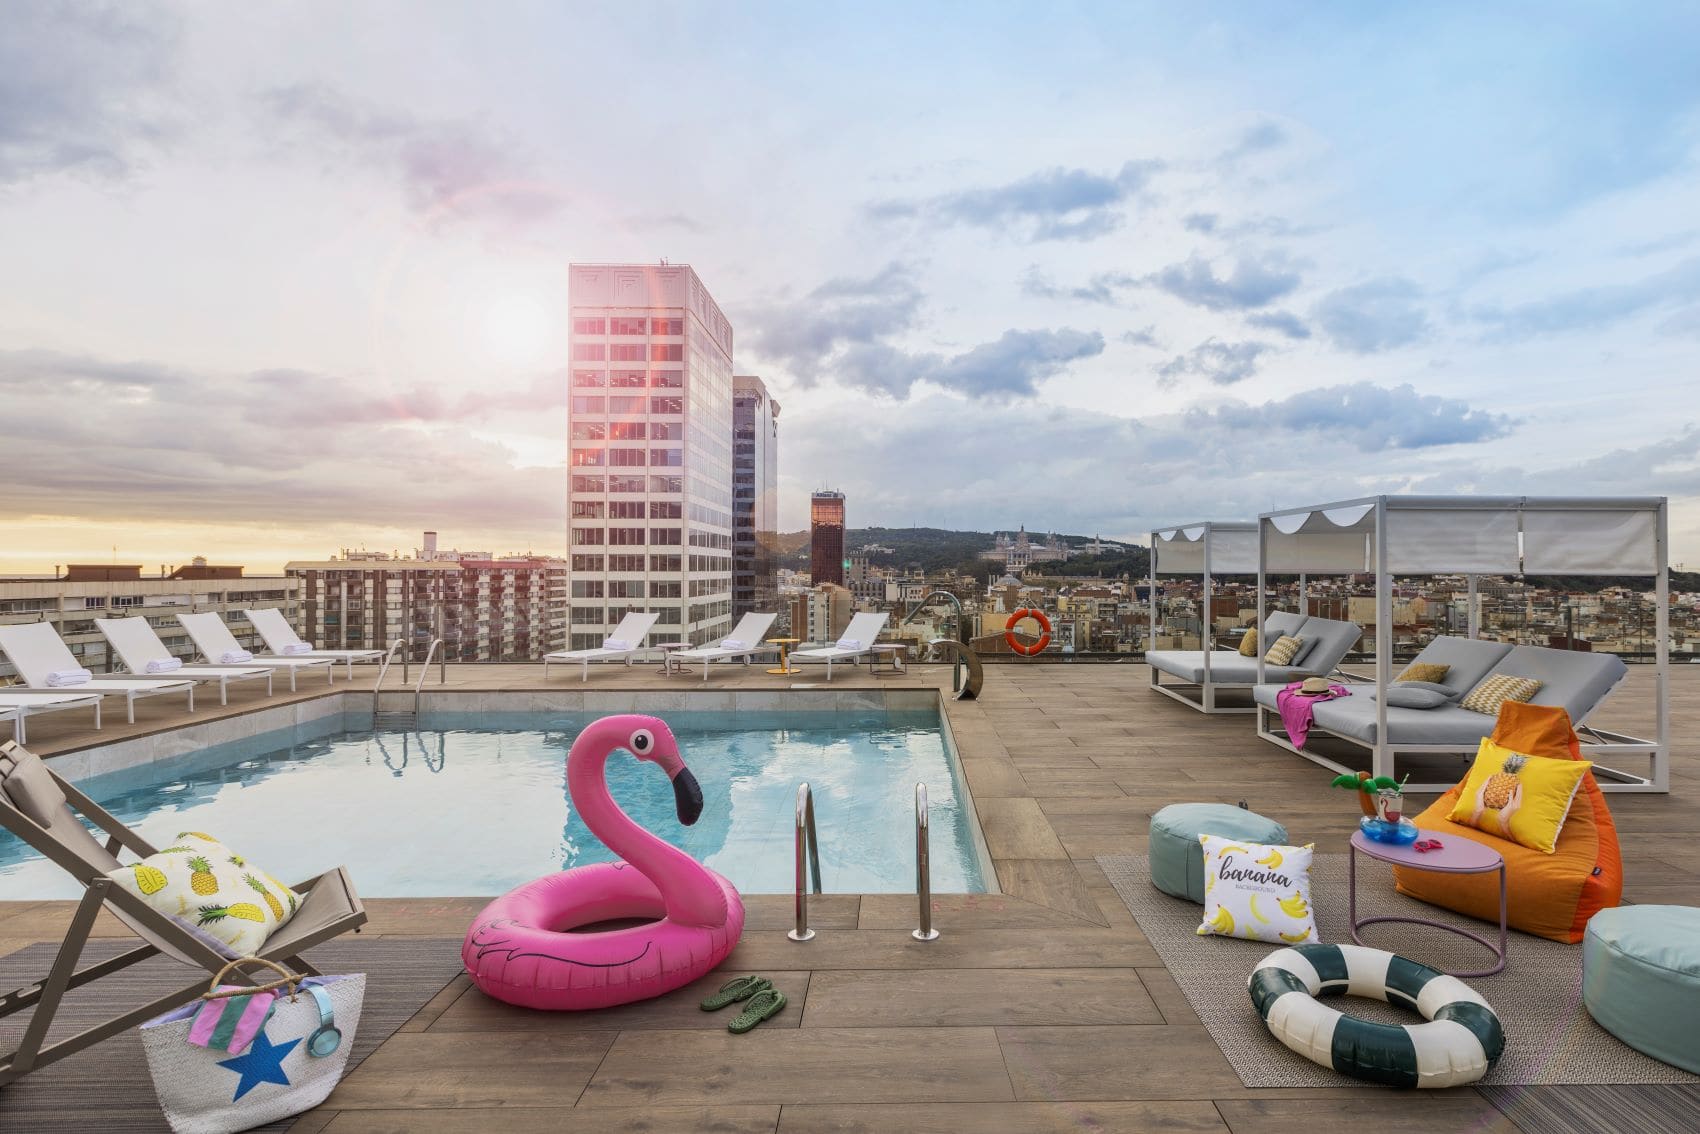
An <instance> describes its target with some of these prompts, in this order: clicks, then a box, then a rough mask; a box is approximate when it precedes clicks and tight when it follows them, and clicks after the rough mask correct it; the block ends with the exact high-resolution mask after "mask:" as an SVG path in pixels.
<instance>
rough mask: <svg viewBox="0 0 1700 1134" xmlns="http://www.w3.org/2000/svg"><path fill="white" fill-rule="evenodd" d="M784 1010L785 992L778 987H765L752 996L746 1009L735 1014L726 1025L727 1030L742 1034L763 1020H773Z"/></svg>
mask: <svg viewBox="0 0 1700 1134" xmlns="http://www.w3.org/2000/svg"><path fill="white" fill-rule="evenodd" d="M784 1010H785V994H784V993H783V992H780V991H779V990H778V989H777V988H773V987H768V988H764V989H762V990H761V991H760V992H758V993H756V994H755V995H754V996H752V997H750V1002H749V1003H748V1004H746V1005H745V1006H744V1010H743V1011H742V1012H739V1013H738V1014H737V1015H736V1016H733V1017H732V1020H731V1022H730V1023H728V1024H727V1025H726V1030H727V1031H729V1032H732V1033H734V1034H736V1035H742V1034H743V1033H745V1032H747V1031H749V1030H750V1029H751V1028H753V1027H755V1026H756V1025H757V1024H759V1023H761V1022H762V1021H763V1020H771V1019H773V1018H774V1017H775V1016H777V1015H779V1013H780V1012H782V1011H784Z"/></svg>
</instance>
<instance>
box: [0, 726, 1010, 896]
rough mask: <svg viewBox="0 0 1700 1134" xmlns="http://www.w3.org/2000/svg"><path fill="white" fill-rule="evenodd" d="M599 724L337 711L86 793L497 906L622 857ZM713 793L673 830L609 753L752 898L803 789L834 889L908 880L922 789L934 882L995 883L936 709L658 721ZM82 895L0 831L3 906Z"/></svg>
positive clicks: (267, 847) (660, 827)
mask: <svg viewBox="0 0 1700 1134" xmlns="http://www.w3.org/2000/svg"><path fill="white" fill-rule="evenodd" d="M600 715H602V714H598V713H585V712H575V713H540V712H534V713H426V714H425V715H424V716H422V717H421V718H420V721H419V727H418V728H417V729H410V730H407V731H383V730H378V731H374V730H372V729H370V728H367V729H357V730H348V729H346V728H345V727H344V722H343V720H342V718H340V717H335V718H331V719H330V721H329V722H326V723H321V724H319V725H302V726H297V728H296V729H295V730H293V731H292V732H281V733H279V732H274V733H267V734H264V735H260V736H256V737H252V738H250V739H247V740H242V741H236V742H232V743H228V744H220V745H216V746H213V747H210V748H206V749H203V750H201V751H198V752H195V753H193V754H191V755H186V756H178V757H173V758H170V759H166V760H161V761H157V762H154V763H149V764H145V765H142V766H139V767H136V768H131V769H128V770H125V771H122V772H115V773H110V774H108V775H103V776H97V777H94V778H92V779H89V780H86V781H84V782H82V783H81V784H80V785H79V786H80V787H81V788H82V790H84V791H85V792H87V793H88V794H89V795H90V796H91V797H92V798H93V799H94V800H95V801H96V802H98V803H100V804H101V805H102V806H103V807H105V808H107V809H108V810H109V811H111V812H112V813H113V814H114V815H116V816H117V817H118V818H119V819H120V820H122V821H124V822H125V823H128V824H130V825H131V826H133V827H135V828H136V829H137V830H138V831H139V832H140V833H141V834H142V836H143V837H144V838H146V839H148V841H149V842H152V843H153V844H154V845H156V846H164V845H167V844H168V843H169V842H170V840H171V839H172V838H173V837H174V836H176V834H177V833H178V832H179V831H184V830H196V831H205V832H207V833H209V834H211V835H214V836H215V837H217V838H219V839H221V840H223V841H224V842H226V843H228V844H229V845H230V846H232V847H233V848H235V849H237V850H239V851H240V852H241V853H242V854H243V855H245V856H247V857H248V858H250V859H253V860H254V861H256V862H258V863H260V864H261V865H262V866H263V868H264V869H265V870H267V871H269V872H271V873H273V874H276V875H278V876H279V877H282V878H289V879H295V878H306V877H310V876H312V875H314V874H316V873H318V872H319V871H321V870H324V869H326V868H328V867H331V866H335V865H339V864H340V865H345V866H347V867H348V870H349V873H350V874H351V875H352V877H353V878H354V882H355V885H356V886H358V887H359V889H360V892H361V894H362V895H364V896H367V897H450V896H467V895H478V896H483V895H495V894H498V893H501V892H503V891H506V890H508V889H510V888H512V887H514V886H516V885H518V884H520V883H521V882H526V881H529V880H531V879H532V878H535V877H537V876H539V875H542V874H547V873H549V872H550V871H553V870H564V869H568V868H570V867H573V866H579V865H584V864H587V863H593V862H605V861H608V860H610V859H612V858H614V857H615V856H614V855H613V854H612V853H611V852H609V851H608V849H607V848H605V847H604V846H602V844H601V843H600V842H598V841H597V840H596V838H595V836H594V835H592V834H591V833H590V831H589V830H588V829H587V828H586V827H585V826H584V824H583V822H582V821H581V820H580V818H579V817H578V815H577V814H576V813H575V812H574V810H573V808H572V804H571V800H570V799H569V798H568V796H567V789H566V758H567V750H568V748H569V747H570V746H571V745H572V742H573V739H574V737H576V736H577V735H578V732H579V730H580V729H581V728H582V727H583V726H584V725H586V724H588V723H589V722H590V721H592V720H594V719H596V717H598V716H600ZM659 715H660V716H662V717H663V719H665V720H666V721H667V723H668V725H669V726H670V727H671V728H672V729H673V732H674V735H675V736H676V737H677V739H678V741H679V748H680V752H681V753H682V754H683V756H684V758H685V761H686V763H687V764H688V765H689V766H690V768H691V771H692V772H694V773H695V774H696V777H697V780H698V781H699V782H700V783H701V785H702V790H703V796H704V806H703V811H702V817H701V818H700V819H699V820H698V821H697V823H696V824H695V825H694V826H691V827H685V826H682V825H681V824H680V823H679V821H678V817H677V815H676V814H675V811H674V797H673V789H672V786H671V784H670V783H669V781H668V779H667V777H666V775H665V774H664V773H662V772H661V771H660V770H659V769H657V768H656V767H655V766H654V765H652V764H648V763H640V762H639V761H637V760H635V759H633V758H631V757H630V756H629V755H628V754H626V753H624V752H623V751H621V752H616V753H614V755H613V756H611V757H610V758H609V760H608V765H607V778H608V787H609V790H610V791H611V792H612V793H613V796H614V799H615V800H616V801H617V802H618V803H619V804H620V806H621V807H622V808H623V809H624V810H625V811H626V813H627V814H629V815H630V816H631V817H632V818H633V819H634V820H636V821H637V822H638V823H639V824H641V825H642V826H644V827H645V828H647V829H648V830H650V831H651V832H653V833H654V834H656V835H659V836H660V837H661V838H663V839H666V840H667V841H668V842H670V843H672V844H674V845H675V846H678V847H680V848H682V849H684V850H685V851H687V852H689V853H690V854H691V855H693V856H695V857H696V858H697V859H699V860H701V861H702V862H705V863H707V864H708V865H709V866H710V867H712V868H714V869H715V870H717V871H719V872H720V873H721V874H724V875H725V876H726V877H727V878H730V879H731V880H732V882H733V884H734V885H736V886H737V887H738V888H739V889H741V890H744V891H746V892H749V893H780V892H786V893H788V892H790V890H791V889H792V886H793V882H794V874H793V872H794V866H793V831H794V825H795V816H796V792H797V785H798V784H799V783H802V782H804V781H807V782H808V783H809V784H810V786H811V788H812V790H813V792H814V799H815V812H816V819H817V822H818V827H819V834H820V851H821V879H822V883H823V886H824V888H825V889H826V890H827V891H828V892H835V893H896V892H906V891H912V890H913V889H914V886H915V849H914V844H915V819H914V796H915V784H916V782H917V781H922V782H925V783H926V785H927V794H928V796H929V800H930V803H931V819H930V824H931V869H932V885H933V889H934V890H935V891H937V892H941V893H952V892H957V893H960V892H979V891H985V890H987V889H988V888H989V887H988V885H987V883H988V880H989V879H990V878H991V877H992V873H991V866H990V862H989V860H988V859H987V857H986V854H985V850H984V845H983V843H982V841H981V839H980V835H979V830H978V827H977V825H976V823H975V821H974V818H973V814H972V807H971V804H970V803H969V801H968V797H967V791H966V789H965V787H964V785H963V782H962V778H961V769H960V766H959V765H958V763H957V760H956V757H955V754H954V752H953V751H952V750H951V748H950V744H949V742H948V740H947V738H946V735H945V732H944V730H943V728H942V727H941V723H940V720H939V716H938V713H937V712H936V711H916V712H907V711H906V712H889V711H878V712H867V713H859V712H854V711H851V712H828V711H806V712H794V713H784V712H778V713H751V712H736V713H732V712H696V711H684V712H667V713H661V714H659ZM77 895H78V888H77V886H76V884H75V883H74V882H70V881H69V879H67V878H66V877H65V875H64V874H63V872H61V871H59V870H58V869H57V868H55V867H52V866H51V865H49V864H48V863H47V862H45V861H44V860H43V859H41V857H40V856H39V855H37V854H36V853H35V852H34V851H33V850H32V849H31V848H29V847H28V846H26V845H25V844H23V843H21V842H19V841H18V840H16V839H14V838H12V837H11V836H10V835H9V834H7V833H5V832H3V831H0V899H10V900H28V899H43V898H72V897H76V896H77Z"/></svg>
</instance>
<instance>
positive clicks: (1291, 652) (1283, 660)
mask: <svg viewBox="0 0 1700 1134" xmlns="http://www.w3.org/2000/svg"><path fill="white" fill-rule="evenodd" d="M1304 647H1305V639H1304V638H1295V637H1293V636H1292V635H1291V634H1283V635H1281V636H1280V637H1279V638H1277V639H1275V643H1274V644H1273V645H1272V646H1270V647H1269V649H1267V650H1266V651H1264V654H1263V660H1264V661H1266V662H1268V663H1269V664H1270V665H1279V666H1288V665H1292V664H1293V663H1294V662H1296V661H1298V660H1299V653H1300V652H1301V651H1302V650H1303V649H1304Z"/></svg>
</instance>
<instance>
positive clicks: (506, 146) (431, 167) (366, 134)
mask: <svg viewBox="0 0 1700 1134" xmlns="http://www.w3.org/2000/svg"><path fill="white" fill-rule="evenodd" d="M260 102H261V105H262V107H263V108H264V110H265V111H266V112H267V113H268V114H269V115H270V116H271V117H272V118H273V119H274V120H275V121H276V122H277V123H279V124H280V125H281V126H282V127H284V128H285V129H286V130H289V131H292V132H293V133H294V135H295V138H296V140H297V141H298V142H300V143H302V144H305V145H308V146H323V147H327V148H328V149H329V150H330V152H331V153H332V154H333V155H335V156H336V157H337V158H338V159H339V160H342V161H346V162H349V163H352V164H356V165H363V166H367V167H370V168H373V169H376V170H378V171H380V172H382V173H385V174H386V175H389V176H391V177H394V178H395V179H396V180H397V181H398V182H399V184H400V186H401V188H402V191H403V192H404V193H405V195H406V197H407V201H408V204H409V205H410V206H411V207H412V208H413V209H415V210H416V211H418V212H421V213H427V214H433V215H442V214H443V213H444V212H445V211H448V210H463V211H464V210H474V211H488V212H494V213H497V214H500V215H502V216H505V217H506V218H508V219H510V220H516V221H525V220H533V219H537V218H539V217H542V216H546V215H548V214H549V213H552V212H553V211H555V209H557V208H558V207H559V206H560V203H561V202H560V197H559V194H558V193H557V192H556V191H554V190H553V189H549V188H547V187H544V186H541V185H539V184H537V183H535V182H533V181H531V180H529V178H528V177H527V175H526V172H525V165H524V163H523V162H522V161H521V159H520V157H519V155H518V152H517V147H515V146H514V144H513V143H512V142H511V141H508V140H506V139H504V138H502V136H501V134H500V132H499V131H496V130H492V129H490V128H489V127H484V126H478V125H475V124H473V123H467V122H446V121H430V120H427V119H422V118H418V117H415V116H413V115H410V114H406V113H402V112H397V111H391V110H385V109H382V108H379V107H376V106H373V105H370V104H368V103H364V102H361V101H359V100H357V99H354V98H351V97H350V96H348V95H346V94H344V93H342V92H341V91H338V90H336V89H335V88H332V87H329V86H326V85H324V84H322V83H296V84H293V85H290V86H283V87H275V88H273V89H271V90H269V91H266V92H265V93H264V94H263V95H262V96H261V98H260Z"/></svg>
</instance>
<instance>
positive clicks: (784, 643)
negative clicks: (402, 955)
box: [767, 638, 802, 677]
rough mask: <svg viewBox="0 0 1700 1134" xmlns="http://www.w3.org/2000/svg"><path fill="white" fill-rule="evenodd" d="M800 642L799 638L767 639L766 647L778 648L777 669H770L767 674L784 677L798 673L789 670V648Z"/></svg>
mask: <svg viewBox="0 0 1700 1134" xmlns="http://www.w3.org/2000/svg"><path fill="white" fill-rule="evenodd" d="M801 641H802V639H801V638H769V639H768V640H767V644H768V645H770V646H778V647H779V668H778V669H770V670H768V671H767V672H769V673H777V674H781V675H783V676H786V677H789V676H790V675H791V674H793V673H796V672H798V671H797V670H794V669H792V668H791V647H792V646H795V645H796V644H797V643H798V642H801Z"/></svg>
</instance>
